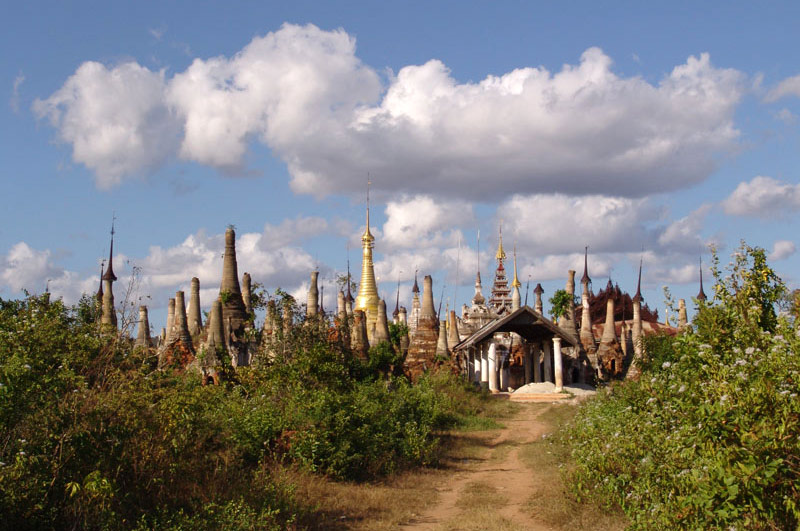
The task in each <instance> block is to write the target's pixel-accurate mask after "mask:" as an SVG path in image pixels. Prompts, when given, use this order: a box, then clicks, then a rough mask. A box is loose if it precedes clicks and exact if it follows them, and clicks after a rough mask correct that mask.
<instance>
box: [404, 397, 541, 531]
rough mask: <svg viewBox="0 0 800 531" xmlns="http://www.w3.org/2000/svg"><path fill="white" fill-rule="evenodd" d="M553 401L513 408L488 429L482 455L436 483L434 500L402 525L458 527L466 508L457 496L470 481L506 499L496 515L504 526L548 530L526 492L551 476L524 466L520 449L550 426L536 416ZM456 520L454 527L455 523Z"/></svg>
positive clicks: (465, 492) (465, 489) (461, 496)
mask: <svg viewBox="0 0 800 531" xmlns="http://www.w3.org/2000/svg"><path fill="white" fill-rule="evenodd" d="M551 407H552V406H547V407H545V408H542V407H541V406H539V405H535V404H521V407H520V408H519V410H518V412H517V414H516V415H515V416H514V417H513V418H511V419H507V420H504V422H503V423H504V427H503V428H502V429H501V430H499V431H498V432H495V434H493V435H491V439H490V440H489V441H488V443H487V444H486V446H487V448H488V452H487V455H486V457H485V458H484V459H480V460H475V461H476V462H475V463H469V464H466V465H464V466H462V467H460V468H458V469H457V471H456V472H454V473H453V474H452V475H451V476H450V477H449V478H448V479H447V481H446V482H445V483H444V484H443V485H441V486H440V487H439V488H437V491H438V492H439V498H438V500H437V501H436V503H435V504H434V505H433V506H431V507H429V508H428V509H426V510H425V511H423V512H422V514H420V515H418V516H416V517H415V518H414V519H413V521H411V522H409V523H408V524H406V525H404V526H403V527H402V529H406V530H417V531H422V530H441V529H454V528H460V525H459V524H457V522H456V521H457V520H459V519H460V518H461V519H462V520H463V517H464V516H466V514H467V513H468V512H469V510H470V508H468V507H464V506H463V503H462V504H459V501H461V500H462V499H464V497H465V495H466V494H467V493H468V492H467V491H468V489H469V488H470V487H472V488H474V487H475V486H476V485H479V486H480V487H481V488H483V489H487V490H488V491H489V492H492V493H493V494H492V495H493V496H495V497H497V496H500V497H502V498H503V499H504V501H505V503H503V504H498V506H497V507H496V508H494V509H489V510H490V511H494V516H495V517H496V518H497V520H498V523H501V522H502V527H503V528H504V529H526V530H534V531H538V530H546V529H551V528H550V527H547V526H543V525H537V524H536V522H534V521H532V519H531V514H530V509H529V507H528V501H529V497H530V495H531V493H532V492H534V490H535V487H536V486H537V484H538V485H542V484H547V483H548V482H549V481H552V480H553V478H549V477H547V474H548V473H552V471H550V472H548V473H544V472H542V471H539V470H535V469H531V468H528V467H527V466H526V465H525V463H524V462H523V461H522V459H521V458H520V455H519V452H520V450H521V449H522V448H524V446H525V445H526V444H528V443H532V442H534V441H536V440H539V439H541V437H542V435H543V434H545V433H546V432H547V430H548V429H549V428H548V426H547V425H546V424H545V423H544V422H543V421H542V420H540V417H541V416H542V415H545V414H546V413H547V411H549V410H550V408H551ZM454 526H455V527H454Z"/></svg>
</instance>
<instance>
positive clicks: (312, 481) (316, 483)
mask: <svg viewBox="0 0 800 531" xmlns="http://www.w3.org/2000/svg"><path fill="white" fill-rule="evenodd" d="M518 407H519V405H518V404H514V403H511V402H508V401H505V400H487V401H486V402H485V403H483V404H482V407H481V411H480V414H479V415H475V416H468V417H464V418H462V419H460V420H459V423H458V424H459V426H458V429H457V430H453V431H451V432H447V433H443V434H441V444H442V446H443V452H442V454H443V457H442V459H441V461H440V462H439V464H438V465H437V466H435V467H430V468H423V469H417V470H412V471H407V472H402V473H399V474H396V475H394V476H393V477H391V478H388V479H385V480H381V481H375V482H366V483H356V482H337V481H331V480H328V479H326V478H322V477H320V476H317V475H313V474H309V473H306V472H302V471H287V472H286V474H287V476H288V477H287V479H288V480H289V481H290V482H291V483H293V484H294V485H296V491H295V492H296V495H297V498H298V499H299V500H301V502H303V503H306V504H307V506H308V508H309V510H308V512H307V513H306V514H305V515H303V516H302V517H301V519H300V521H299V522H298V527H300V528H307V529H322V530H344V529H360V530H362V529H363V530H376V531H377V530H389V529H397V527H398V526H400V525H402V524H403V523H405V522H408V521H410V520H412V519H413V518H414V517H415V516H417V515H418V514H419V513H420V512H421V511H423V510H424V509H425V508H427V507H429V506H430V505H431V504H433V503H434V502H435V501H436V499H437V496H438V490H437V488H438V487H439V486H440V485H441V484H442V483H444V481H445V480H446V479H447V477H448V476H450V475H451V474H453V473H454V472H455V471H456V470H458V469H460V468H461V467H463V466H468V465H469V464H470V463H475V462H477V461H480V460H484V459H486V458H487V454H488V452H489V446H488V443H489V440H490V438H491V435H492V434H495V433H497V430H500V429H502V428H503V427H504V426H503V420H504V419H507V418H510V417H513V416H514V414H515V412H516V408H518ZM484 529H485V528H484Z"/></svg>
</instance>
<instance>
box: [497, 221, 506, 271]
mask: <svg viewBox="0 0 800 531" xmlns="http://www.w3.org/2000/svg"><path fill="white" fill-rule="evenodd" d="M495 258H496V259H497V260H499V261H501V262H502V261H503V260H505V259H506V252H505V251H504V250H503V222H502V221H500V241H499V243H498V244H497V254H496V255H495Z"/></svg>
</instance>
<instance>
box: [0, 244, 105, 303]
mask: <svg viewBox="0 0 800 531" xmlns="http://www.w3.org/2000/svg"><path fill="white" fill-rule="evenodd" d="M96 281H97V277H96V276H94V277H92V278H84V279H82V278H80V275H78V274H77V273H75V272H72V271H66V270H65V269H64V268H63V267H61V266H59V265H57V264H56V263H54V261H53V259H52V253H51V252H50V251H49V250H47V249H45V250H38V249H34V248H32V247H31V246H29V245H28V244H27V243H25V242H18V243H16V244H14V245H13V246H12V247H11V249H9V251H8V253H7V254H6V256H5V257H2V258H0V288H5V289H6V290H7V291H10V292H12V293H18V292H20V291H22V290H27V291H28V292H30V293H42V292H44V291H45V290H49V291H50V292H51V293H54V294H55V295H57V296H63V297H64V299H65V300H67V302H69V303H75V302H77V301H78V299H79V298H80V296H81V294H82V293H84V292H87V293H88V292H90V291H91V290H92V286H94V289H97V284H96ZM93 283H94V284H93Z"/></svg>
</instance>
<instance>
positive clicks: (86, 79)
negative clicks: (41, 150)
mask: <svg viewBox="0 0 800 531" xmlns="http://www.w3.org/2000/svg"><path fill="white" fill-rule="evenodd" d="M164 88H165V87H164V71H163V70H162V71H160V72H152V71H150V70H148V69H147V68H145V67H143V66H140V65H138V64H136V63H132V62H131V63H124V64H121V65H118V66H115V67H112V68H108V67H106V66H104V65H102V64H100V63H96V62H86V63H83V64H82V65H81V66H80V67H79V68H78V70H77V71H76V72H75V74H73V75H72V76H71V77H70V78H69V79H68V80H67V81H66V83H64V86H62V87H61V88H60V89H59V90H58V91H56V92H55V93H53V94H52V95H51V96H50V97H49V98H47V99H45V100H40V99H36V100H35V101H34V103H33V111H34V113H35V114H36V115H37V116H38V117H39V118H48V119H49V120H50V123H51V124H52V125H53V127H55V128H56V129H57V130H58V136H59V139H60V140H61V141H63V142H66V143H68V144H71V145H72V158H73V160H74V161H75V162H79V163H81V164H84V165H86V167H88V168H89V169H91V170H92V171H93V172H94V173H95V182H96V183H97V185H98V186H99V187H100V188H109V187H111V186H114V185H117V184H120V183H121V182H122V180H123V178H124V177H129V176H132V175H141V174H144V173H148V172H149V171H151V170H153V169H155V168H157V167H159V166H160V165H162V164H163V163H164V162H165V161H166V160H167V159H168V158H170V157H171V156H172V155H174V153H175V150H176V148H177V145H178V140H179V136H178V134H179V131H180V123H179V121H178V120H176V119H175V116H174V113H173V112H172V111H171V110H170V109H169V108H168V107H167V105H166V102H165V101H164Z"/></svg>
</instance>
